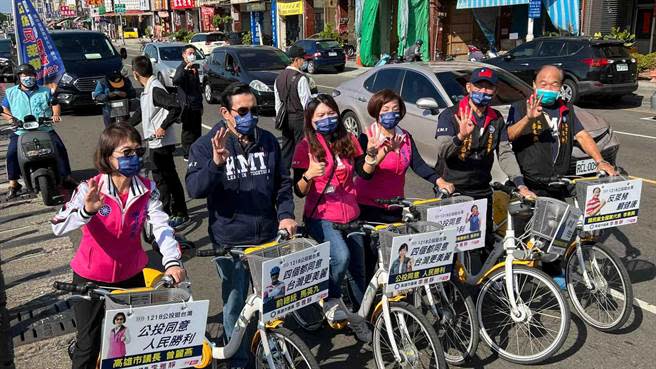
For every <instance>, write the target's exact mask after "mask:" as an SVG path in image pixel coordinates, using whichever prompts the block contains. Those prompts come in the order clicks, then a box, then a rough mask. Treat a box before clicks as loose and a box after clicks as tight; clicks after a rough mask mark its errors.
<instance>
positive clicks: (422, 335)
mask: <svg viewBox="0 0 656 369" xmlns="http://www.w3.org/2000/svg"><path fill="white" fill-rule="evenodd" d="M389 308H390V318H391V320H392V329H393V330H394V332H393V336H394V340H395V341H396V345H397V348H398V351H399V355H400V359H401V360H400V361H397V360H396V359H395V358H394V352H393V350H392V345H391V343H390V340H389V334H388V331H387V327H386V326H385V319H384V317H383V313H382V312H381V313H380V314H379V315H378V317H377V318H376V323H375V325H374V336H373V350H374V360H375V361H376V366H377V367H378V369H389V368H402V369H409V368H432V369H442V368H446V361H445V360H444V350H443V349H442V345H441V344H440V339H439V337H438V336H437V333H436V332H435V329H433V326H431V324H430V323H429V322H428V320H427V319H426V317H425V316H424V315H422V314H421V313H420V312H419V310H417V309H416V308H415V307H414V306H412V305H410V304H408V303H405V302H394V301H393V302H389Z"/></svg>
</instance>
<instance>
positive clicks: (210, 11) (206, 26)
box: [200, 6, 214, 31]
mask: <svg viewBox="0 0 656 369" xmlns="http://www.w3.org/2000/svg"><path fill="white" fill-rule="evenodd" d="M200 16H201V17H202V25H203V31H213V30H214V25H212V19H213V18H214V8H213V7H210V6H203V7H201V8H200Z"/></svg>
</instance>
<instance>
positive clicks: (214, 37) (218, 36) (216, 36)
mask: <svg viewBox="0 0 656 369" xmlns="http://www.w3.org/2000/svg"><path fill="white" fill-rule="evenodd" d="M225 40H226V35H224V34H223V33H210V34H209V35H207V41H208V42H213V41H225Z"/></svg>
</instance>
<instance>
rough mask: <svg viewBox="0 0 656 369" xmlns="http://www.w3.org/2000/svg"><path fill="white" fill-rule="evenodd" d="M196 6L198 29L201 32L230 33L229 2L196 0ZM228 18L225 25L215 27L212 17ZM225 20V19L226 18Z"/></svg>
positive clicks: (226, 0)
mask: <svg viewBox="0 0 656 369" xmlns="http://www.w3.org/2000/svg"><path fill="white" fill-rule="evenodd" d="M196 6H197V7H198V8H199V9H198V12H199V14H200V29H201V31H202V32H212V31H225V32H228V31H231V30H232V29H233V27H232V25H233V21H234V19H232V15H231V5H230V0H196ZM215 16H221V17H230V18H229V19H228V20H227V22H226V23H223V24H220V25H218V26H217V25H215V24H214V17H215ZM226 19H227V18H226Z"/></svg>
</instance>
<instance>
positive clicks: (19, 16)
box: [14, 0, 65, 85]
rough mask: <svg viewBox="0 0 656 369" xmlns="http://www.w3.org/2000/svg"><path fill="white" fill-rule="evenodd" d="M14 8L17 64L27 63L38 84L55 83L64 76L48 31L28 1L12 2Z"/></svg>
mask: <svg viewBox="0 0 656 369" xmlns="http://www.w3.org/2000/svg"><path fill="white" fill-rule="evenodd" d="M14 6H15V7H16V9H15V13H14V14H16V19H15V22H16V44H17V45H18V47H19V48H20V56H21V58H20V60H19V61H18V63H19V64H23V63H29V64H32V65H33V66H34V68H35V69H36V71H37V75H36V78H37V81H38V83H39V84H41V85H43V84H49V83H57V82H59V80H60V79H61V77H62V76H63V75H64V72H65V70H64V62H63V61H62V58H61V55H59V51H57V48H56V47H55V43H54V42H53V41H52V38H51V37H50V34H49V33H48V29H47V28H46V27H45V26H44V25H43V22H42V21H41V18H40V17H39V14H38V13H37V12H36V10H35V9H34V6H33V5H32V2H31V1H30V0H14Z"/></svg>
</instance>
